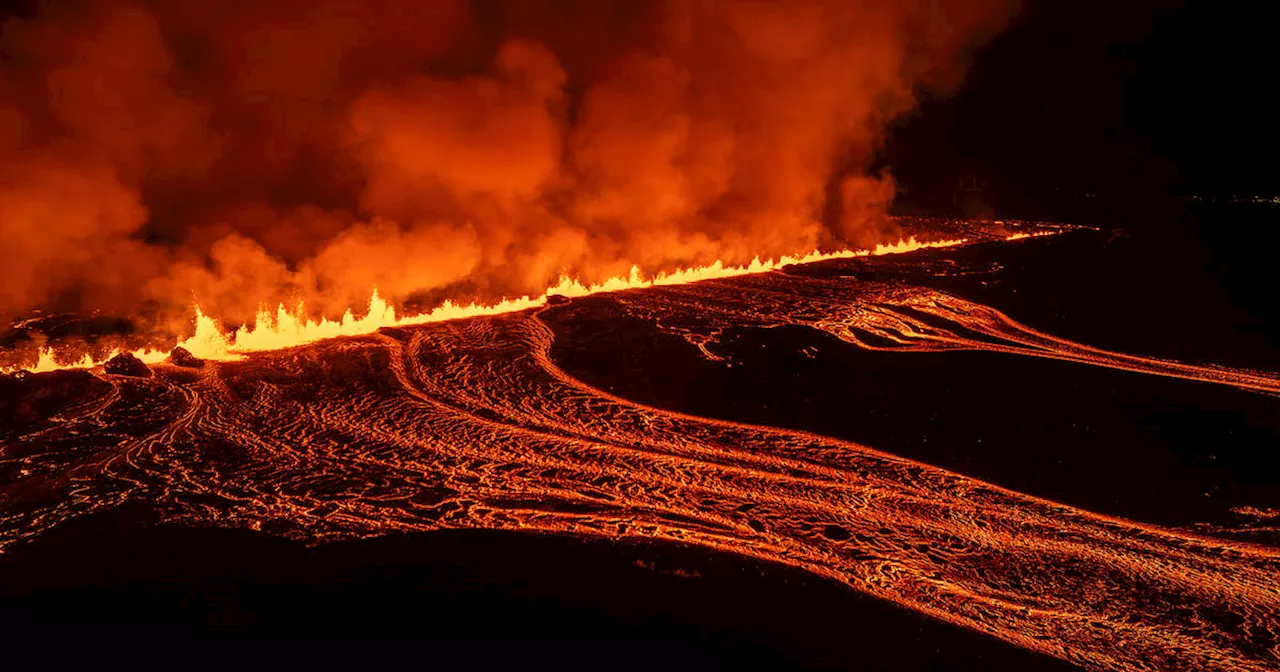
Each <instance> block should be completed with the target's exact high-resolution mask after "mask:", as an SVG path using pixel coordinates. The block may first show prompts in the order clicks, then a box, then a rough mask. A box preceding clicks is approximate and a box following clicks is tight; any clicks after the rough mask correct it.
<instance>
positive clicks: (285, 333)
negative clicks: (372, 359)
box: [0, 232, 1053, 373]
mask: <svg viewBox="0 0 1280 672" xmlns="http://www.w3.org/2000/svg"><path fill="white" fill-rule="evenodd" d="M1047 233H1048V234H1052V233H1053V232H1047ZM1030 235H1032V234H1027V233H1019V234H1014V235H1012V236H1009V237H1008V238H1007V239H1008V240H1016V239H1020V238H1026V237H1028V236H1030ZM1036 235H1046V232H1039V233H1037V234H1036ZM966 242H968V241H967V240H966V239H963V238H954V239H945V240H932V241H921V240H917V239H916V237H915V236H910V237H908V238H903V239H900V240H898V242H896V243H889V244H877V245H876V246H875V248H874V249H871V250H840V251H836V252H819V251H813V252H809V253H807V254H800V255H796V256H783V257H781V258H779V259H776V260H775V259H769V260H766V261H761V260H760V259H759V258H756V259H753V260H752V261H751V263H750V264H747V265H744V266H730V265H725V264H724V263H723V262H721V261H718V260H717V261H715V262H714V263H711V264H707V265H705V266H696V267H691V268H686V269H682V270H677V271H671V272H661V273H658V274H656V275H652V276H649V275H646V274H644V273H642V272H641V270H640V268H639V267H638V266H632V267H631V272H630V274H628V275H626V276H618V277H613V278H609V279H607V280H605V281H603V282H600V283H589V284H583V283H582V282H581V281H579V280H578V279H576V278H570V277H568V276H562V277H561V278H560V282H558V283H557V284H555V285H554V286H551V287H548V288H547V289H546V291H544V292H543V293H542V294H541V295H540V296H533V297H530V296H521V297H518V298H508V299H503V300H501V301H498V302H496V303H491V304H480V303H468V304H456V303H454V302H452V301H445V302H444V303H443V304H441V305H439V306H437V307H436V308H434V309H432V310H430V311H428V312H425V313H419V314H416V315H397V314H396V310H395V308H394V307H393V306H391V305H390V304H389V303H387V301H386V300H385V299H383V298H382V297H381V296H380V295H379V294H378V290H377V289H376V288H375V289H374V290H373V293H372V295H371V296H370V298H369V305H368V306H367V307H366V309H365V311H364V315H363V317H356V316H355V313H354V311H352V310H351V309H347V311H346V313H345V314H343V316H342V318H341V319H339V320H336V321H334V320H329V319H327V318H320V319H319V320H318V321H317V320H315V319H311V318H308V317H306V312H305V306H303V305H302V304H299V305H298V306H296V307H295V308H294V309H293V310H290V309H288V308H286V307H285V306H284V305H283V304H280V305H278V306H277V307H276V310H275V311H271V310H267V309H262V310H259V311H258V314H257V316H256V318H255V320H254V324H253V326H252V327H250V326H248V325H244V326H241V327H239V328H238V329H235V330H234V331H229V330H226V329H224V328H223V327H222V324H221V322H220V321H219V320H217V319H216V318H214V317H213V316H209V315H206V314H205V313H204V312H203V311H202V310H201V309H200V307H199V306H198V305H197V306H195V316H194V320H193V321H194V324H195V332H194V333H193V334H192V335H191V336H189V337H187V338H185V339H182V340H180V341H179V342H178V343H177V346H179V347H182V348H183V349H185V350H187V351H188V352H190V353H191V354H192V355H195V356H196V357H199V358H201V359H211V360H219V361H233V360H236V359H239V358H240V356H241V355H243V354H245V353H250V352H264V351H269V350H281V349H284V348H291V347H295V346H299V345H305V344H307V343H314V342H316V341H321V340H325V339H329V338H336V337H339V336H362V335H365V334H371V333H373V332H375V331H377V330H378V329H381V328H383V327H395V326H410V325H416V324H429V323H432V322H444V321H447V320H457V319H463V318H468V317H480V316H485V315H498V314H502V313H511V312H517V311H521V310H528V309H530V308H536V307H538V306H541V305H544V304H546V301H547V297H550V296H565V297H580V296H587V295H591V294H600V293H605V292H616V291H622V290H626V289H637V288H643V287H654V286H664V285H679V284H687V283H692V282H701V281H704V280H713V279H717V278H731V277H736V276H741V275H750V274H755V273H767V272H769V271H773V270H776V269H779V268H782V267H784V266H789V265H792V264H808V263H813V262H816V261H825V260H828V259H848V258H852V257H861V256H878V255H885V254H901V253H905V252H913V251H916V250H922V249H929V248H941V247H953V246H956V245H963V244H965V243H966ZM117 353H118V351H116V350H113V351H111V352H109V353H108V354H107V355H106V356H105V357H103V358H101V359H96V360H95V359H94V358H93V357H92V356H90V355H87V354H86V355H83V356H82V357H81V358H80V359H78V360H75V361H70V362H68V361H59V360H58V359H57V357H56V354H55V350H54V349H53V348H51V347H45V348H41V349H40V351H39V359H38V361H37V362H36V363H35V365H34V366H29V367H16V368H14V369H8V370H4V369H0V372H12V371H15V370H25V371H28V372H31V373H42V372H48V371H58V370H64V369H89V368H94V367H97V366H101V365H102V364H103V363H105V362H106V361H107V360H109V359H110V358H111V357H113V356H115V355H116V354H117ZM131 354H132V355H133V356H135V357H137V358H138V359H139V360H141V361H142V362H143V363H146V364H158V363H161V362H163V361H164V360H165V359H166V358H167V357H168V356H169V353H168V351H163V350H155V349H150V348H143V349H137V350H133V351H131Z"/></svg>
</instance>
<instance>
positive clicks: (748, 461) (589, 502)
mask: <svg viewBox="0 0 1280 672" xmlns="http://www.w3.org/2000/svg"><path fill="white" fill-rule="evenodd" d="M592 300H595V301H609V302H612V303H613V304H614V305H616V306H618V307H620V309H622V310H625V311H626V312H627V313H628V314H630V315H631V316H633V317H635V318H637V319H642V320H646V321H648V322H649V323H650V324H652V325H653V326H654V327H655V328H658V329H661V330H663V331H665V332H667V333H670V334H677V335H679V336H681V337H683V338H685V339H687V340H688V341H689V342H690V343H691V344H692V345H690V346H689V347H690V348H693V347H699V348H702V350H703V352H705V353H706V354H707V355H708V356H713V357H714V356H715V355H714V354H713V353H712V352H711V349H710V346H711V344H712V343H713V341H714V340H715V339H716V337H717V335H718V334H722V333H724V332H725V331H726V330H728V329H761V328H773V327H779V326H787V325H793V326H794V325H799V326H803V327H808V328H812V329H816V330H820V331H822V332H825V333H827V334H830V335H833V336H835V337H837V338H839V339H841V340H842V341H844V342H845V343H846V344H847V347H851V348H852V347H858V348H879V349H887V350H904V351H912V352H934V351H941V350H953V349H966V350H987V351H995V352H999V353H1005V354H1004V355H1003V356H1008V357H1037V358H1054V359H1059V360H1068V361H1071V362H1077V363H1080V364H1084V365H1094V366H1100V367H1108V368H1111V369H1118V370H1122V371H1125V372H1136V373H1137V374H1151V375H1156V376H1169V377H1174V378H1183V379H1193V380H1198V381H1205V382H1207V383H1209V384H1220V385H1227V386H1233V387H1235V388H1239V389H1241V390H1246V391H1257V392H1262V393H1269V394H1277V393H1280V377H1277V376H1275V375H1272V374H1265V373H1258V372H1252V371H1242V370H1235V369H1226V368H1210V367H1195V366H1189V365H1184V364H1179V363H1174V362H1168V361H1163V360H1158V359H1151V358H1145V357H1137V356H1130V355H1123V354H1118V353H1113V352H1108V351H1105V350H1101V349H1097V348H1092V347H1088V346H1085V345H1081V344H1078V343H1074V342H1071V341H1067V340H1064V339H1060V338H1055V337H1053V336H1050V335H1047V334H1044V333H1041V332H1039V331H1036V330H1034V329H1031V328H1028V327H1026V326H1024V325H1021V324H1019V323H1018V322H1016V321H1014V320H1013V319H1011V318H1009V317H1008V316H1006V315H1004V314H1002V313H1000V312H999V311H996V310H994V309H991V308H988V307H984V306H981V305H976V304H974V303H971V302H968V301H965V300H962V299H959V298H956V297H954V296H950V295H946V294H942V293H939V292H937V291H933V290H929V289H924V288H920V287H915V286H910V285H905V284H900V283H877V282H867V281H851V280H850V279H849V278H847V277H837V278H816V277H808V276H806V275H802V274H798V273H786V272H773V273H762V274H755V275H750V276H746V277H739V278H732V279H717V280H707V281H704V282H700V283H695V284H677V285H670V286H658V287H650V288H647V289H642V290H636V291H628V292H618V293H615V294H611V295H608V296H607V297H599V298H596V299H592ZM561 309H562V307H561V306H558V305H546V306H542V305H539V306H537V307H536V309H530V310H525V311H521V312H512V313H507V314H502V315H490V316H482V317H476V318H473V319H468V320H458V321H452V322H446V323H439V324H424V325H408V326H406V325H405V323H404V322H401V323H400V324H401V326H397V327H391V328H383V329H380V330H378V331H377V332H376V333H372V334H368V335H364V336H355V337H350V338H342V339H333V340H327V341H323V342H319V343H314V344H312V345H310V346H308V347H304V348H293V349H289V350H284V351H278V352H264V353H258V354H255V355H253V356H250V357H245V358H243V359H241V360H239V361H229V362H219V363H210V364H207V365H205V366H203V367H201V368H184V367H180V366H170V365H165V366H159V367H156V368H154V370H153V372H152V375H150V376H140V377H130V376H116V375H106V374H102V375H95V374H91V373H88V372H60V373H54V374H49V376H31V377H28V378H27V379H25V381H24V382H23V383H22V384H26V385H48V386H51V387H49V388H48V389H50V390H58V389H61V390H62V392H60V393H59V392H56V391H55V392H50V393H49V394H48V395H46V396H47V397H50V398H53V399H59V398H62V399H63V402H62V405H61V407H60V409H59V410H57V412H56V414H48V415H45V416H42V417H33V418H27V419H26V420H24V421H19V420H15V421H14V422H15V423H18V424H16V425H15V428H14V429H12V430H11V431H10V433H8V434H6V435H5V439H4V453H3V462H2V463H0V468H2V469H3V474H2V475H3V477H4V478H3V482H4V483H5V485H4V486H3V487H4V489H3V499H0V543H2V544H6V545H7V544H13V543H15V542H19V541H21V540H26V539H32V538H35V537H38V536H39V535H41V534H43V533H44V532H46V531H48V530H50V529H52V528H55V527H57V526H59V525H61V524H63V523H65V522H66V521H69V520H71V519H74V518H77V517H81V516H84V515H86V514H89V513H92V512H95V511H101V510H105V509H109V508H111V507H114V506H116V505H118V504H120V503H122V502H126V501H146V502H150V503H152V504H153V505H154V506H157V507H159V508H160V510H161V511H162V512H163V515H164V517H165V518H166V519H167V520H168V521H170V522H173V523H182V524H190V525H219V526H232V527H243V528H252V529H262V530H269V531H272V532H274V533H277V534H285V535H287V536H290V537H293V538H296V539H301V540H305V541H308V542H319V541H325V540H333V539H342V538H359V537H368V536H375V535H383V534H388V533H393V532H403V531H421V530H435V529H440V528H497V529H506V530H538V531H545V532H554V533H564V534H570V535H592V536H601V537H609V538H651V539H661V540H667V541H674V542H679V543H685V544H695V545H701V546H704V547H708V548H711V549H716V550H722V551H728V552H732V553H738V554H744V555H747V556H751V557H755V558H760V559H764V560H768V561H774V562H779V563H785V564H788V565H792V566H796V567H801V568H804V569H807V570H809V571H811V572H814V573H816V574H818V575H821V576H825V577H831V578H834V579H838V580H840V581H842V582H846V583H847V584H848V585H850V586H852V587H853V588H854V589H856V590H859V591H863V592H866V593H869V594H871V595H875V596H878V597H881V598H883V599H886V600H891V601H893V602H895V603H898V604H900V605H903V606H905V607H908V608H911V609H914V610H917V611H919V612H922V613H926V614H929V615H932V616H934V617H937V618H940V619H944V620H947V621H950V622H952V623H955V624H958V625H961V626H964V627H968V628H972V629H976V630H979V631H982V632H986V633H990V634H992V635H994V636H997V637H1000V638H1003V639H1004V640H1007V641H1009V642H1012V643H1015V644H1018V645H1020V646H1023V647H1027V648H1030V649H1033V650H1037V651H1042V652H1045V653H1048V654H1050V655H1054V656H1059V657H1062V658H1065V659H1068V660H1070V661H1073V662H1076V663H1079V664H1082V665H1085V666H1087V667H1090V668H1094V669H1117V670H1147V669H1188V670H1190V669H1196V670H1223V671H1225V670H1263V669H1274V667H1275V666H1276V664H1277V663H1278V662H1280V648H1277V647H1280V632H1277V624H1278V623H1280V590H1277V587H1276V586H1277V585H1280V583H1278V582H1277V577H1280V551H1277V550H1276V549H1275V548H1271V547H1267V546H1262V545H1257V544H1251V543H1243V542H1237V541H1231V540H1226V539H1219V538H1213V537H1206V536H1200V535H1197V534H1192V533H1188V532H1186V531H1184V530H1179V529H1171V528H1164V527H1158V526H1153V525H1148V524H1143V523H1139V522H1132V521H1127V520H1123V519H1120V518H1115V517H1108V516H1103V515H1097V514H1094V513H1090V512H1088V511H1084V510H1080V509H1077V508H1073V507H1071V506H1067V505H1064V504H1059V503H1055V502H1052V501H1047V500H1044V499H1040V498H1037V497H1033V496H1029V495H1025V494H1020V493H1018V492H1014V491H1011V490H1007V489H1004V488H1001V487H998V486H995V485H991V484H988V483H985V482H982V481H979V480H976V479H973V478H969V477H966V476H964V475H961V474H958V473H953V472H950V471H946V470H943V469H939V468H936V467H932V466H929V465H927V464H922V463H919V462H915V461H912V460H909V459H905V458H902V457H897V456H894V455H890V454H886V453H883V452H879V451H877V450H875V449H873V448H870V447H867V446H863V445H858V444H855V443H851V442H847V441H842V440H836V439H833V438H827V437H823V436H819V435H816V434H812V433H806V432H802V431H794V430H785V429H778V428H771V427H762V426H755V425H749V424H741V423H735V422H727V421H721V420H710V419H704V418H699V417H693V416H689V415H684V414H681V413H677V412H672V411H669V410H664V409H662V408H656V407H651V406H646V405H642V404H638V403H634V402H632V401H628V400H627V399H623V398H620V397H618V396H615V395H613V394H610V393H607V392H605V391H602V390H601V389H597V388H595V387H592V386H590V385H588V384H586V383H584V382H582V381H581V380H579V379H578V378H575V377H574V376H572V375H570V374H569V373H567V372H566V371H565V370H563V369H562V368H561V367H560V366H559V365H558V364H557V363H556V362H555V361H553V359H552V357H551V347H552V344H553V342H554V340H555V338H556V335H555V334H554V333H553V331H552V330H551V328H550V327H549V326H548V323H547V321H545V320H544V317H545V316H546V315H547V314H548V313H550V312H553V311H557V310H561ZM239 338H240V337H237V341H236V342H237V343H239V342H240V341H239ZM655 365H656V364H655ZM1117 375H1121V374H1117ZM1123 375H1130V374H1123ZM59 386H61V387H59ZM59 394H62V395H63V397H59V396H58V395H59ZM45 403H48V402H45Z"/></svg>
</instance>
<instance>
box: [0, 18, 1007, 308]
mask: <svg viewBox="0 0 1280 672" xmlns="http://www.w3.org/2000/svg"><path fill="white" fill-rule="evenodd" d="M1010 9H1011V8H1010V5H1009V3H1008V2H1007V0H957V1H955V2H944V1H941V0H910V1H901V2H890V1H888V0H884V1H873V0H829V1H828V0H789V1H787V2H774V1H770V0H687V1H686V0H670V1H669V2H660V1H659V2H605V1H602V0H564V1H560V2H550V1H549V2H520V1H517V0H512V1H510V2H479V1H477V2H466V1H464V0H435V1H422V2H408V1H395V0H319V1H313V2H301V1H285V0H281V1H278V2H255V1H253V0H244V1H237V0H193V1H189V2H182V3H176V2H161V1H160V0H153V1H144V0H135V1H134V2H128V1H124V0H122V1H110V0H104V1H101V2H99V1H87V2H84V1H81V2H63V3H59V2H50V3H45V4H42V5H41V6H40V10H39V13H38V14H37V15H36V16H34V17H27V18H21V19H11V20H8V21H6V22H5V23H4V24H3V28H2V33H0V55H2V58H3V60H0V238H2V239H3V245H0V314H8V315H14V314H20V313H22V312H24V311H29V310H32V309H37V308H40V309H68V310H102V311H108V312H113V313H116V314H122V315H128V316H132V317H134V318H135V319H137V320H138V321H140V322H145V321H150V322H151V323H152V324H155V325H165V324H168V325H180V324H182V323H183V322H182V321H183V320H185V319H187V318H188V316H189V314H190V309H191V305H192V304H193V303H194V302H199V304H200V305H201V306H202V307H203V308H204V309H205V311H206V312H209V313H212V314H215V315H218V316H219V317H221V318H223V319H224V320H226V321H228V322H231V323H235V322H237V321H243V320H247V319H249V318H250V317H251V315H252V313H253V311H254V310H256V309H257V308H258V307H259V305H260V304H262V303H264V302H265V303H270V304H274V303H275V302H277V301H284V302H286V303H289V304H290V305H292V304H294V303H296V302H297V301H299V300H304V301H306V302H307V304H308V306H309V307H310V308H311V309H312V310H314V311H316V312H320V313H325V314H330V315H333V314H335V313H338V314H340V313H341V311H342V310H344V309H346V308H347V307H348V306H352V305H355V306H359V305H360V304H361V303H362V302H363V301H365V300H367V298H368V296H369V292H370V290H371V289H372V288H373V287H374V286H377V287H378V288H379V290H380V291H381V293H382V294H383V295H384V296H387V297H389V298H391V299H393V300H395V301H398V302H406V301H408V302H414V301H417V302H430V301H438V300H440V299H442V298H445V297H454V298H496V297H498V296H503V295H518V294H523V293H527V292H531V291H539V290H541V289H542V288H544V287H545V286H547V285H548V284H550V283H553V282H554V281H555V280H556V279H557V277H558V276H559V275H560V274H562V273H569V274H571V275H575V276H578V277H580V278H583V279H586V280H599V279H601V278H604V277H607V276H611V275H616V274H620V273H625V272H626V271H627V269H629V268H630V266H631V265H632V264H638V265H640V266H641V267H642V268H644V269H646V270H653V271H657V270H662V269H670V268H672V267H677V266H688V265H691V264H701V263H708V262H710V261H712V260H714V259H717V258H719V259H724V260H725V261H732V262H745V261H749V260H750V259H751V258H752V257H754V256H757V255H760V256H774V255H780V254H791V253H796V252H800V251H807V250H811V249H814V248H818V247H823V246H826V247H834V246H840V245H850V244H851V245H865V244H867V243H869V242H876V241H877V240H878V239H881V238H883V237H884V236H885V235H886V234H888V233H889V232H888V231H886V230H885V228H884V227H885V224H884V220H883V215H884V212H885V208H886V206H887V204H888V203H889V201H891V199H892V196H893V191H894V188H893V183H892V178H891V177H890V176H888V175H883V174H875V175H869V174H867V172H866V171H867V168H868V165H869V162H870V160H871V158H872V155H873V153H874V152H875V150H876V149H877V147H879V145H880V144H881V143H882V142H883V139H884V138H883V131H884V128H885V127H886V124H887V122H888V121H890V120H891V119H893V118H894V117H896V116H899V115H901V114H903V113H905V112H907V111H909V110H910V109H911V108H912V106H913V104H914V101H915V97H916V95H917V94H918V92H919V91H921V90H926V89H932V90H935V91H945V90H946V89H948V88H949V87H953V86H955V85H956V84H957V82H958V81H959V78H960V76H961V73H962V72H963V66H964V58H965V53H966V51H967V49H969V48H970V47H971V46H972V45H973V44H975V42H976V41H977V40H979V39H981V38H982V37H983V36H985V35H987V34H989V33H990V32H992V31H993V30H995V29H998V28H999V27H1000V26H1001V25H1002V24H1003V22H1004V21H1005V20H1007V18H1008V16H1009V14H1010ZM173 328H174V329H178V328H179V327H178V326H174V327H173Z"/></svg>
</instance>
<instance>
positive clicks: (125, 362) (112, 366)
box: [102, 352, 151, 378]
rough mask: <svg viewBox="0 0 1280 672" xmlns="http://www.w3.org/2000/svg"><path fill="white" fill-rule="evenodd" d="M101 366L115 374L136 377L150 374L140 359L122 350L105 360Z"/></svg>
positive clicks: (149, 370) (144, 376)
mask: <svg viewBox="0 0 1280 672" xmlns="http://www.w3.org/2000/svg"><path fill="white" fill-rule="evenodd" d="M102 368H103V369H104V370H105V371H106V372H107V373H110V374H113V375H117V376H136V377H138V378H146V377H147V376H150V375H151V369H149V368H147V365H146V364H143V363H142V360H140V359H138V358H137V357H134V356H133V355H131V354H129V353H127V352H122V353H120V354H118V355H116V356H115V357H112V358H111V359H108V360H107V363H106V364H103V365H102Z"/></svg>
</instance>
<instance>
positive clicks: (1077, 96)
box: [886, 0, 1280, 204]
mask: <svg viewBox="0 0 1280 672" xmlns="http://www.w3.org/2000/svg"><path fill="white" fill-rule="evenodd" d="M1259 4H1262V3H1259ZM1276 18H1277V12H1276V10H1274V9H1266V8H1262V7H1255V6H1254V5H1253V4H1251V3H1243V2H1212V1H1197V0H1189V1H1183V2H1170V1H1168V0H1165V1H1154V0H1134V1H1126V2H1098V1H1095V0H1085V1H1082V2H1028V3H1027V4H1026V6H1025V8H1024V10H1023V12H1022V13H1021V15H1020V16H1019V17H1018V18H1017V19H1016V20H1015V21H1014V23H1013V24H1012V25H1011V26H1010V28H1009V29H1008V30H1006V31H1005V32H1004V33H1002V34H1001V35H1000V36H998V37H997V38H995V39H994V40H992V41H990V42H988V43H987V44H986V45H984V46H983V47H982V48H981V49H980V50H979V51H978V53H977V55H976V57H975V59H974V63H973V66H972V68H971V69H970V71H969V74H968V77H967V78H966V81H965V83H964V85H963V86H962V87H961V89H960V90H959V91H958V92H957V93H956V94H955V95H954V96H951V97H948V98H946V99H941V100H929V101H926V102H925V103H924V105H922V107H921V109H920V110H919V111H918V112H917V114H915V115H913V116H912V117H911V118H909V119H906V120H903V121H901V122H900V123H899V124H897V125H896V127H895V128H894V131H893V133H892V136H891V139H890V143H889V146H888V148H887V149H886V160H887V162H888V163H889V165H890V166H891V167H892V168H893V172H894V173H895V174H896V175H897V177H898V179H899V181H900V183H902V184H904V185H905V186H906V188H907V190H908V193H909V195H910V196H911V197H913V198H915V199H917V200H920V199H926V200H927V199H928V198H931V197H936V196H938V195H939V194H941V193H944V192H947V191H949V190H954V188H955V182H956V176H957V175H961V174H965V173H973V174H975V175H977V176H979V177H980V178H981V179H983V180H985V181H987V182H989V183H990V184H991V185H992V189H993V191H994V192H995V193H996V194H998V195H999V197H998V198H997V200H1000V201H1002V202H1005V203H1013V204H1027V203H1043V202H1045V201H1046V200H1047V199H1050V198H1051V197H1053V196H1054V195H1065V194H1068V193H1070V194H1083V193H1096V194H1098V195H1099V196H1101V197H1110V198H1115V199H1122V200H1132V201H1134V202H1140V201H1149V200H1150V199H1159V198H1164V197H1167V196H1169V195H1171V194H1181V195H1192V194H1196V195H1206V196H1208V195H1231V194H1237V195H1241V196H1246V195H1248V196H1254V195H1266V196H1273V195H1280V162H1277V157H1280V135H1278V134H1277V133H1276V132H1275V131H1274V129H1273V125H1274V124H1275V120H1276V119H1277V118H1278V116H1280V115H1278V114H1277V113H1278V112H1280V107H1277V104H1276V103H1275V102H1273V99H1274V97H1275V92H1274V90H1273V89H1274V88H1275V82H1276V75H1275V67H1276V65H1277V64H1278V63H1280V59H1277V57H1276V54H1277V40H1276V36H1275V30H1276V29H1275V26H1276V25H1277V24H1276V20H1275V19H1276ZM925 157H927V159H926V158H925Z"/></svg>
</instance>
